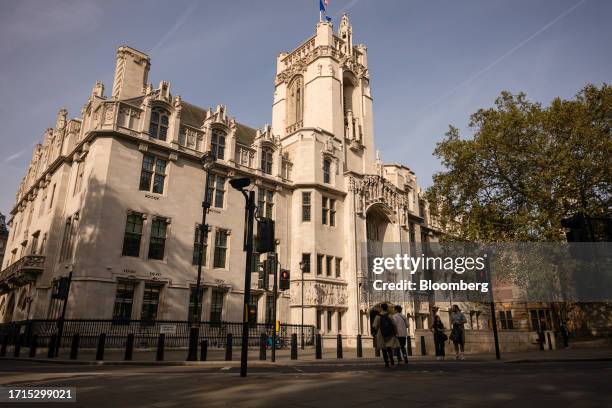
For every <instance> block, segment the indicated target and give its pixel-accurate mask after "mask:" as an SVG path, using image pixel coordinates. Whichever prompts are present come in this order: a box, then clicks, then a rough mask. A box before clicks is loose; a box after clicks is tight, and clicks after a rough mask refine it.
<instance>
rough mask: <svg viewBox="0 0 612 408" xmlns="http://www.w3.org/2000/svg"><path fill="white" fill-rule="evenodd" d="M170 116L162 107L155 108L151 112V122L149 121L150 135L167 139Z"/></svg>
mask: <svg viewBox="0 0 612 408" xmlns="http://www.w3.org/2000/svg"><path fill="white" fill-rule="evenodd" d="M169 117H170V114H169V113H168V112H167V111H165V110H163V109H160V108H155V109H153V111H152V112H151V122H150V123H149V136H151V137H152V138H154V139H159V140H163V141H166V137H167V136H168V123H169V119H168V118H169Z"/></svg>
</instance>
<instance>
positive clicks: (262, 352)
mask: <svg viewBox="0 0 612 408" xmlns="http://www.w3.org/2000/svg"><path fill="white" fill-rule="evenodd" d="M267 341H268V336H266V334H265V333H261V336H259V359H260V360H262V361H264V360H265V359H266V342H267Z"/></svg>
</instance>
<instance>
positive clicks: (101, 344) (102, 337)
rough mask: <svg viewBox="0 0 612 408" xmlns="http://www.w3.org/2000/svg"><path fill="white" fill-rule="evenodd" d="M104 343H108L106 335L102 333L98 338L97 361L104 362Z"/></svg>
mask: <svg viewBox="0 0 612 408" xmlns="http://www.w3.org/2000/svg"><path fill="white" fill-rule="evenodd" d="M104 343H106V333H100V337H98V349H97V350H96V360H97V361H102V360H104Z"/></svg>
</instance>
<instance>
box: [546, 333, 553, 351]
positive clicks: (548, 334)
mask: <svg viewBox="0 0 612 408" xmlns="http://www.w3.org/2000/svg"><path fill="white" fill-rule="evenodd" d="M546 338H547V339H548V349H549V350H552V349H553V346H552V341H551V339H550V332H546Z"/></svg>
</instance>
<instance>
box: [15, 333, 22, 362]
mask: <svg viewBox="0 0 612 408" xmlns="http://www.w3.org/2000/svg"><path fill="white" fill-rule="evenodd" d="M21 343H23V334H18V335H17V338H16V339H15V349H13V357H19V354H21Z"/></svg>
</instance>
